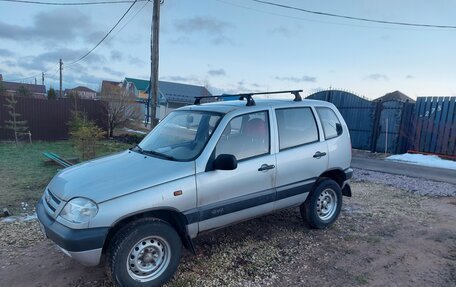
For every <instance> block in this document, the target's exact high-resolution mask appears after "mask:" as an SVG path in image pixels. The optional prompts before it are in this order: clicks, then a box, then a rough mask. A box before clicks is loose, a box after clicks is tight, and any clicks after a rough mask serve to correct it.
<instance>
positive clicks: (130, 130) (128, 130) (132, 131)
mask: <svg viewBox="0 0 456 287" xmlns="http://www.w3.org/2000/svg"><path fill="white" fill-rule="evenodd" d="M124 130H125V131H127V132H130V133H135V134H141V135H145V134H147V133H146V132H143V131H138V130H133V129H127V128H125V129H124Z"/></svg>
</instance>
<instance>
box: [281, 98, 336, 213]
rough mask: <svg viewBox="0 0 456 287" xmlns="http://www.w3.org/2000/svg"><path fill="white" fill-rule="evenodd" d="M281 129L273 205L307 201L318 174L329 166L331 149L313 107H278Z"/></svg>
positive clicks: (288, 204) (287, 205)
mask: <svg viewBox="0 0 456 287" xmlns="http://www.w3.org/2000/svg"><path fill="white" fill-rule="evenodd" d="M275 116H276V122H277V131H278V147H279V150H278V153H277V179H276V182H277V184H276V187H277V188H276V189H277V195H276V200H277V201H276V202H275V205H274V209H281V208H285V207H289V206H293V205H299V204H301V203H302V202H304V201H305V199H306V197H307V195H308V192H309V191H310V189H311V188H312V186H313V184H314V182H315V180H316V179H317V177H318V176H319V175H320V174H322V173H323V172H325V171H326V169H327V167H328V149H327V145H326V142H325V141H324V136H323V133H322V132H321V127H320V125H319V123H318V121H317V117H316V116H315V110H314V109H313V108H311V107H296V108H284V109H276V110H275Z"/></svg>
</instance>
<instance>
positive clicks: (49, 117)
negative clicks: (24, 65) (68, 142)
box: [0, 97, 107, 140]
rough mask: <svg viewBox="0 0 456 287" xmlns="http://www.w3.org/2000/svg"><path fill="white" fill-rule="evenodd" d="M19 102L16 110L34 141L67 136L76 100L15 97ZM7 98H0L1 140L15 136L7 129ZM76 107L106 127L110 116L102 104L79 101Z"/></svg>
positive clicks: (58, 138) (65, 137)
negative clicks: (5, 126) (25, 123)
mask: <svg viewBox="0 0 456 287" xmlns="http://www.w3.org/2000/svg"><path fill="white" fill-rule="evenodd" d="M16 100H17V101H18V103H17V105H16V112H17V113H19V114H21V119H22V120H26V121H27V126H28V127H29V130H30V132H31V133H32V139H33V140H61V139H68V137H69V135H68V121H69V120H70V115H71V110H73V109H74V101H72V100H71V99H60V100H42V99H34V98H27V97H16ZM5 104H6V98H5V97H0V140H11V139H14V136H13V133H12V131H11V130H7V129H5V128H4V122H5V121H6V120H9V119H10V117H9V114H8V110H7V109H6V107H5ZM77 109H78V110H79V111H83V112H84V113H86V114H87V116H88V118H89V119H90V120H92V121H94V122H95V123H96V124H97V125H98V126H100V127H101V128H102V129H104V130H107V118H106V116H105V114H104V112H103V109H102V103H101V102H100V101H95V100H78V101H77Z"/></svg>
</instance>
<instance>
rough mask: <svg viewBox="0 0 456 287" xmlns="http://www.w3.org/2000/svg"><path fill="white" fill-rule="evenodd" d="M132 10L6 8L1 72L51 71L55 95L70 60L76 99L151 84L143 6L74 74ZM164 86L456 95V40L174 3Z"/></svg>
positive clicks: (341, 5)
mask: <svg viewBox="0 0 456 287" xmlns="http://www.w3.org/2000/svg"><path fill="white" fill-rule="evenodd" d="M49 1H54V2H61V1H62V0H49ZM77 1H81V0H72V2H77ZM271 1H273V2H276V3H283V4H288V5H293V6H296V7H300V8H304V9H311V10H318V11H324V12H330V13H338V14H346V15H351V16H357V17H365V18H375V19H381V20H389V21H403V22H418V23H431V24H441V25H456V18H455V17H454V15H455V12H456V1H453V0H436V1H428V0H401V1H397V0H382V1H371V0H344V1H321V0H294V1H292V0H271ZM129 5H130V4H111V5H90V6H78V7H55V6H42V5H31V4H18V3H9V2H0V73H2V74H3V77H4V79H5V80H15V79H20V78H25V77H30V76H33V75H35V74H37V73H40V72H41V71H46V81H45V84H46V86H47V88H49V87H50V86H53V87H54V88H58V73H57V71H58V59H59V58H62V59H63V61H64V64H65V69H64V87H67V88H71V87H75V86H77V85H87V86H89V87H91V88H94V89H98V88H99V86H100V84H101V80H102V79H106V80H117V81H121V80H122V79H123V78H124V77H137V78H143V79H147V78H149V75H150V74H149V73H150V62H149V59H150V22H151V14H152V4H151V3H149V4H146V6H145V7H144V9H142V10H140V9H141V8H143V6H144V5H145V2H140V3H137V4H136V5H135V6H134V7H133V9H132V10H131V11H130V14H128V16H127V17H126V18H125V19H124V21H123V22H122V23H121V25H120V26H119V27H118V29H116V30H115V31H114V32H113V33H112V36H111V37H109V38H108V40H107V41H105V42H103V43H102V44H101V46H100V47H99V48H97V49H96V50H95V52H94V53H92V54H91V55H90V56H89V57H87V58H86V59H85V60H84V61H82V62H80V63H78V64H75V65H72V66H70V65H69V63H71V61H73V60H75V59H77V58H79V57H80V56H82V55H83V54H84V53H85V52H87V51H88V50H89V49H91V48H92V47H93V46H94V45H95V44H96V43H97V42H98V41H99V40H100V39H101V38H102V37H103V36H104V34H105V33H106V32H107V31H109V29H110V28H111V27H112V26H113V25H114V24H115V22H116V21H117V20H118V19H119V18H120V16H121V15H122V14H123V13H124V12H125V11H126V9H127V8H128V7H129ZM137 12H139V13H138V14H137V15H136V16H135V17H134V15H135V14H136V13H137ZM124 23H128V24H127V25H126V26H124ZM122 27H124V28H123V29H122V30H120V29H121V28H122ZM159 77H160V79H161V80H167V81H175V82H182V83H190V84H198V85H208V86H209V87H210V90H211V91H212V92H215V93H218V92H245V91H265V90H269V91H271V90H277V89H295V88H300V89H303V90H304V91H305V94H309V93H312V92H314V91H316V90H319V89H327V88H329V87H332V88H337V89H344V90H350V91H353V92H355V93H356V94H360V95H363V96H366V97H368V98H376V97H379V96H382V95H384V94H385V93H387V92H391V91H394V90H400V91H402V92H403V93H405V94H407V95H409V96H411V97H413V98H415V97H417V96H430V95H432V96H447V95H456V29H425V28H404V27H398V26H391V25H380V24H372V23H363V22H354V21H348V20H342V19H335V18H328V17H324V16H316V15H309V14H305V13H302V12H297V11H291V10H286V9H281V8H278V7H271V6H266V5H262V4H259V3H255V2H252V1H250V0H198V1H196V0H165V1H164V4H163V5H162V6H161V35H160V76H159ZM31 81H34V80H33V79H27V80H25V82H31ZM38 81H41V79H40V77H38Z"/></svg>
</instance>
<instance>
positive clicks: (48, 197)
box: [44, 188, 62, 215]
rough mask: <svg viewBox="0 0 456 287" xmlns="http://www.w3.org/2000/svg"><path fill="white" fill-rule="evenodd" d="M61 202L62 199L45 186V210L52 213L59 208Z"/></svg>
mask: <svg viewBox="0 0 456 287" xmlns="http://www.w3.org/2000/svg"><path fill="white" fill-rule="evenodd" d="M61 203H62V201H61V200H60V199H58V198H57V197H56V196H55V195H54V194H52V192H51V191H50V190H49V188H47V189H46V191H45V192H44V206H45V207H46V209H47V212H48V213H49V214H50V215H54V214H55V213H56V211H57V210H58V209H59V207H60V204H61Z"/></svg>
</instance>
